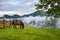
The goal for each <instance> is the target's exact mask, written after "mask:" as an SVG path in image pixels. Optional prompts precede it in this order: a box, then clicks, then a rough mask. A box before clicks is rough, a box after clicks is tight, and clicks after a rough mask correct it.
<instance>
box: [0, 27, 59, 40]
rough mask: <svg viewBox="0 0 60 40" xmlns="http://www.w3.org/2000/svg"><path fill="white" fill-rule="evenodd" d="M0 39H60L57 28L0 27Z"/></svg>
mask: <svg viewBox="0 0 60 40" xmlns="http://www.w3.org/2000/svg"><path fill="white" fill-rule="evenodd" d="M0 40H60V30H59V29H47V28H46V29H45V28H33V27H28V26H25V29H23V30H22V29H19V27H18V28H17V29H14V28H6V29H0Z"/></svg>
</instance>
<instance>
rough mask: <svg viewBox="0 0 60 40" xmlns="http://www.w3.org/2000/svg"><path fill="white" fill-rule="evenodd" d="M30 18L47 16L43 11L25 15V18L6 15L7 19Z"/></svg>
mask: <svg viewBox="0 0 60 40" xmlns="http://www.w3.org/2000/svg"><path fill="white" fill-rule="evenodd" d="M29 16H33V17H35V16H46V13H45V12H43V11H36V12H33V13H31V14H27V15H23V16H20V15H17V14H14V15H12V16H10V15H4V17H5V18H23V17H29ZM1 18H2V17H1Z"/></svg>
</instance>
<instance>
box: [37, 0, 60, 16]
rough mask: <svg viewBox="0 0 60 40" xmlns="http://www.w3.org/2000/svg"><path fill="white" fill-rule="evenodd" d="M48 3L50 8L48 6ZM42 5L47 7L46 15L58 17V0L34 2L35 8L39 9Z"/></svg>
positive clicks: (59, 5) (59, 7) (59, 2)
mask: <svg viewBox="0 0 60 40" xmlns="http://www.w3.org/2000/svg"><path fill="white" fill-rule="evenodd" d="M56 4H57V5H56ZM49 5H50V8H48V6H49ZM43 7H44V9H46V10H47V9H48V11H46V13H47V15H48V16H54V17H60V0H40V1H39V3H38V4H36V9H37V10H40V9H42V8H43Z"/></svg>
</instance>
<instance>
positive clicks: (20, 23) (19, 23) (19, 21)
mask: <svg viewBox="0 0 60 40" xmlns="http://www.w3.org/2000/svg"><path fill="white" fill-rule="evenodd" d="M12 25H13V26H14V28H16V25H19V26H20V28H22V29H24V23H23V22H22V21H21V20H13V21H12Z"/></svg>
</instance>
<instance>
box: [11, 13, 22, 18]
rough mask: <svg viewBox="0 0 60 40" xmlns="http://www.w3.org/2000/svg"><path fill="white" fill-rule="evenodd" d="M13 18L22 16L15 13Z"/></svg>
mask: <svg viewBox="0 0 60 40" xmlns="http://www.w3.org/2000/svg"><path fill="white" fill-rule="evenodd" d="M11 17H12V18H21V16H20V15H17V14H15V15H13V16H11Z"/></svg>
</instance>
